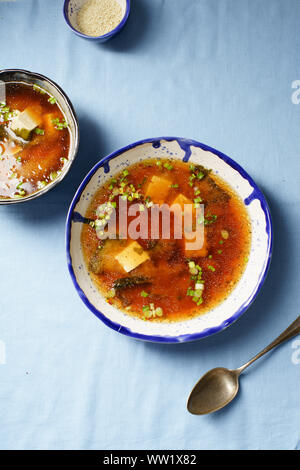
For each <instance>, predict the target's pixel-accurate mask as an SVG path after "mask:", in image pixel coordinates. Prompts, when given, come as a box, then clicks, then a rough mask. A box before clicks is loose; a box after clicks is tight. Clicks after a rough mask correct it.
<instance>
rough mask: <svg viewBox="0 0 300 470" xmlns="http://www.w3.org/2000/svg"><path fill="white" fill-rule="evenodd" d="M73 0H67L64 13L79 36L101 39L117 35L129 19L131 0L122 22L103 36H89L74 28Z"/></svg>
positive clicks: (70, 26) (127, 1)
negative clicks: (71, 13)
mask: <svg viewBox="0 0 300 470" xmlns="http://www.w3.org/2000/svg"><path fill="white" fill-rule="evenodd" d="M70 1H71V0H65V2H64V6H63V13H64V18H65V21H66V23H67V25H68V26H69V28H71V30H72V31H73V32H74V33H75V34H77V35H78V36H80V37H82V38H84V39H92V40H95V41H97V40H99V39H109V38H110V37H111V36H115V35H116V34H117V33H118V32H119V31H120V30H121V29H122V28H123V26H124V25H125V23H126V21H127V20H128V16H129V13H130V0H126V9H125V15H124V16H123V18H122V20H121V22H120V23H119V24H118V26H116V27H115V28H114V29H112V30H111V31H109V32H108V33H106V34H103V35H102V36H89V35H88V34H84V33H81V32H80V31H79V30H78V29H76V28H74V27H73V26H72V25H71V22H70V20H69V3H70Z"/></svg>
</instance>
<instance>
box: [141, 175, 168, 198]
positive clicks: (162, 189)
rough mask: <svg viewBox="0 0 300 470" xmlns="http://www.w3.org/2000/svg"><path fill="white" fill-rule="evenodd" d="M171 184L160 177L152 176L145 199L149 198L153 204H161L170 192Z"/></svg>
mask: <svg viewBox="0 0 300 470" xmlns="http://www.w3.org/2000/svg"><path fill="white" fill-rule="evenodd" d="M170 185H171V182H170V180H168V179H167V178H163V177H162V176H156V175H153V176H152V178H151V180H150V182H149V184H148V186H147V188H146V194H145V195H146V197H147V196H148V197H150V198H151V201H153V202H154V203H155V204H162V203H163V202H165V200H166V197H167V195H168V193H169V190H170Z"/></svg>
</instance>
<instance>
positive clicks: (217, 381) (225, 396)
mask: <svg viewBox="0 0 300 470" xmlns="http://www.w3.org/2000/svg"><path fill="white" fill-rule="evenodd" d="M299 334H300V316H299V317H298V318H296V320H295V321H294V322H293V323H292V324H291V325H290V326H289V327H288V328H287V329H286V330H284V331H283V333H281V335H279V336H278V338H276V339H274V341H272V343H270V344H269V346H267V347H265V348H264V349H263V350H262V351H261V352H260V353H258V354H257V355H256V356H254V357H253V358H252V359H251V360H250V361H249V362H247V363H246V364H244V365H243V366H241V367H239V368H238V369H235V370H231V369H225V368H224V367H217V368H216V369H212V370H210V371H209V372H207V373H206V374H205V375H204V376H203V377H202V378H201V379H200V380H199V382H197V383H196V385H195V387H194V388H193V390H192V391H191V394H190V396H189V399H188V402H187V409H188V411H189V412H190V413H192V414H194V415H206V414H208V413H214V412H215V411H218V410H220V409H221V408H224V406H226V405H228V403H230V402H231V401H232V400H233V399H234V398H235V397H236V394H237V392H238V390H239V376H240V374H241V373H242V372H244V370H245V369H247V367H249V366H250V365H251V364H253V362H255V361H257V359H259V358H260V357H262V356H264V355H265V354H267V353H268V352H269V351H271V350H272V349H274V348H276V347H277V346H279V345H280V344H282V343H284V342H285V341H287V340H289V339H291V338H294V336H297V335H299Z"/></svg>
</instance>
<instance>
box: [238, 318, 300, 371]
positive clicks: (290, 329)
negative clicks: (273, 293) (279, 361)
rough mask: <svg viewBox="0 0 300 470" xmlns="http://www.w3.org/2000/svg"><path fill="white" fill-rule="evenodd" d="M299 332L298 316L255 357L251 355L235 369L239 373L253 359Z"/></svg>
mask: <svg viewBox="0 0 300 470" xmlns="http://www.w3.org/2000/svg"><path fill="white" fill-rule="evenodd" d="M299 334H300V316H299V317H298V318H297V319H296V320H295V321H294V322H293V323H292V324H291V325H290V326H289V327H288V328H287V329H286V330H284V332H283V333H281V335H279V336H278V338H276V339H274V341H272V343H271V344H269V346H267V347H266V348H265V349H263V350H262V351H261V352H260V353H258V354H257V355H256V356H255V357H253V358H252V359H251V360H250V361H249V362H247V363H246V364H244V365H243V366H242V367H240V368H239V369H237V371H238V372H239V373H241V372H243V371H244V370H245V369H246V368H247V367H248V366H250V364H252V363H253V362H254V361H256V360H257V359H259V358H260V357H262V356H263V355H264V354H266V353H267V352H269V351H271V350H272V349H274V348H276V346H279V345H280V344H282V343H284V342H285V341H287V340H288V339H291V338H293V337H294V336H297V335H299Z"/></svg>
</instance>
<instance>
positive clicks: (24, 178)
mask: <svg viewBox="0 0 300 470" xmlns="http://www.w3.org/2000/svg"><path fill="white" fill-rule="evenodd" d="M69 148H70V132H69V129H68V123H67V122H66V119H65V116H64V114H63V112H62V110H61V109H60V107H59V105H58V103H57V102H56V99H55V98H54V97H53V96H51V95H50V94H49V93H48V92H46V90H44V89H43V88H41V87H40V86H38V85H31V84H26V83H19V82H10V83H6V84H5V101H2V102H1V103H0V198H23V197H26V196H28V195H30V194H32V193H35V192H36V191H38V190H39V189H42V188H44V187H45V186H47V185H48V184H49V183H51V182H52V181H54V180H55V179H56V178H57V177H58V176H59V174H60V173H61V171H62V170H63V168H64V166H65V164H66V163H67V162H68V156H69Z"/></svg>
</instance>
